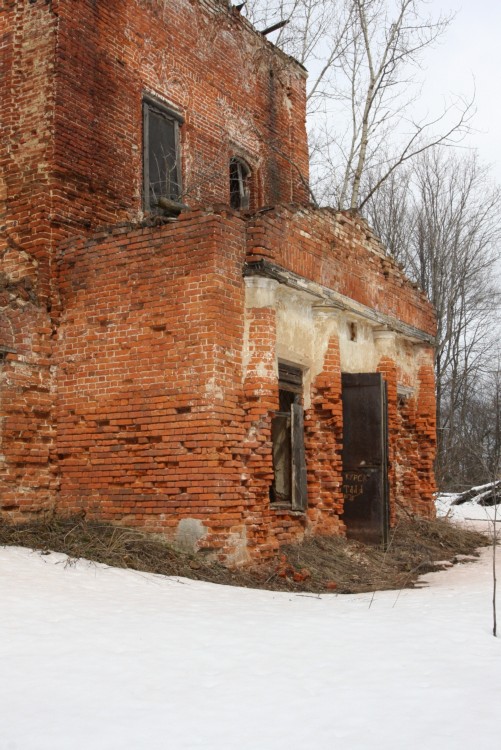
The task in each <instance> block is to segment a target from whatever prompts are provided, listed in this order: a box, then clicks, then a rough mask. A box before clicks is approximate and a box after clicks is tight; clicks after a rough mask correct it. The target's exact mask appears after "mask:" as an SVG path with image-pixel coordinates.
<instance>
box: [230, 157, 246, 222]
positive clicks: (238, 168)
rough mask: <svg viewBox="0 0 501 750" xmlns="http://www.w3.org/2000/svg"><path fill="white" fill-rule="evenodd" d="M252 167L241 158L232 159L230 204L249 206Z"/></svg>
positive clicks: (241, 206)
mask: <svg viewBox="0 0 501 750" xmlns="http://www.w3.org/2000/svg"><path fill="white" fill-rule="evenodd" d="M249 177H250V169H249V167H248V166H247V164H245V162H243V161H241V159H236V158H233V159H230V206H231V207H232V208H236V209H246V208H249Z"/></svg>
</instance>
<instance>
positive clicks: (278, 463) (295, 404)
mask: <svg viewBox="0 0 501 750" xmlns="http://www.w3.org/2000/svg"><path fill="white" fill-rule="evenodd" d="M278 385H279V392H278V395H279V408H278V411H277V412H275V415H274V417H273V420H272V424H271V433H272V442H273V473H274V478H273V485H272V487H271V490H270V499H271V502H272V503H273V504H275V505H276V504H280V505H288V506H290V507H292V508H293V509H295V510H305V509H306V505H307V491H306V459H305V451H304V415H303V406H302V394H303V373H302V371H301V370H300V369H299V368H297V367H293V366H291V365H286V364H279V383H278Z"/></svg>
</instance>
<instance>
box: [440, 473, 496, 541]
mask: <svg viewBox="0 0 501 750" xmlns="http://www.w3.org/2000/svg"><path fill="white" fill-rule="evenodd" d="M484 486H489V487H490V486H491V485H483V486H480V487H478V488H475V487H472V491H473V490H475V489H478V490H479V493H478V496H477V497H475V498H473V499H472V500H470V501H468V502H466V503H462V504H461V505H453V503H454V501H455V500H457V499H458V498H459V497H460V495H459V494H457V493H455V492H442V493H440V494H439V495H438V496H437V498H436V500H435V506H436V509H437V515H439V516H447V517H448V518H450V519H451V520H453V521H461V522H465V524H466V526H468V525H470V526H472V527H474V528H476V529H478V530H479V531H485V532H491V531H492V528H493V522H494V519H495V520H496V529H497V533H498V534H499V532H500V529H499V528H498V527H499V526H500V525H501V507H500V506H499V504H498V506H497V511H496V506H494V505H480V502H479V501H480V500H481V499H482V497H483V496H484V494H488V493H482V492H481V490H482V489H483V487H484Z"/></svg>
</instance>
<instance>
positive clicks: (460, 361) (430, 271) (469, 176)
mask: <svg viewBox="0 0 501 750" xmlns="http://www.w3.org/2000/svg"><path fill="white" fill-rule="evenodd" d="M372 180H373V182H374V183H377V181H378V175H377V174H376V175H374V176H373V178H372ZM366 214H367V216H368V218H369V220H370V221H371V223H372V224H373V225H374V226H375V228H376V231H377V232H378V233H379V234H380V236H381V238H382V239H383V242H385V243H386V245H387V247H388V248H389V251H390V252H391V253H392V254H393V255H394V256H395V258H396V259H397V260H398V261H399V262H400V263H402V264H403V266H404V268H405V270H406V272H407V274H408V275H409V276H410V277H411V278H412V279H414V280H415V281H416V282H417V283H418V284H419V285H420V287H421V288H422V289H423V290H424V291H425V292H426V294H427V295H428V297H429V299H430V300H431V301H432V302H433V304H434V306H435V310H436V313H437V324H438V329H437V350H436V359H435V366H436V377H437V416H438V438H439V451H438V453H439V458H438V463H437V476H438V479H439V482H440V483H441V484H442V485H451V484H454V483H455V484H460V483H461V482H462V481H464V482H466V483H468V482H471V480H472V476H471V466H469V465H468V455H469V439H468V435H467V426H468V422H469V420H470V419H471V418H472V413H473V412H474V411H475V410H476V408H477V404H478V399H479V397H480V398H481V384H482V383H483V382H484V380H485V379H484V374H485V372H486V370H488V369H489V368H490V367H491V366H492V365H491V362H490V359H491V356H492V352H493V351H494V347H495V342H496V339H497V336H498V326H497V315H498V313H499V306H500V294H499V281H498V280H497V279H496V261H497V258H498V246H499V242H500V241H501V191H500V190H499V188H498V187H496V186H495V185H494V184H493V183H492V182H491V180H490V178H489V175H488V171H487V169H486V168H485V167H483V166H482V165H481V164H480V163H479V161H478V159H477V157H476V155H475V154H473V153H466V154H465V153H459V154H458V153H453V152H452V151H451V150H449V149H443V148H442V149H440V148H435V149H432V150H429V151H427V152H426V153H423V154H422V155H421V156H420V157H419V159H418V160H417V162H416V164H415V165H414V168H413V169H412V170H411V169H406V170H404V171H402V172H400V173H398V174H397V173H395V174H394V175H393V176H392V178H391V179H389V180H387V181H386V183H385V184H384V185H383V186H382V187H381V188H380V189H379V190H378V191H377V192H375V193H373V194H372V197H371V199H370V200H369V201H368V202H367V204H366ZM478 479H480V477H479V478H478ZM473 481H476V479H474V480H473Z"/></svg>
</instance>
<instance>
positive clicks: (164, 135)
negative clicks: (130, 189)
mask: <svg viewBox="0 0 501 750" xmlns="http://www.w3.org/2000/svg"><path fill="white" fill-rule="evenodd" d="M180 122H181V119H180V117H179V116H178V115H177V114H174V113H172V112H171V111H170V110H168V109H166V108H164V107H162V106H161V105H159V104H157V103H153V102H151V101H149V100H145V101H144V102H143V129H144V208H145V210H146V211H158V210H159V209H160V208H161V206H160V204H161V202H162V201H161V199H166V200H167V201H174V202H178V201H180V199H181V170H180V159H179V125H180ZM159 201H160V204H159Z"/></svg>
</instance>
